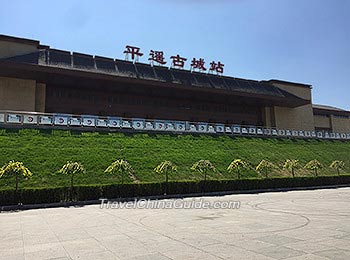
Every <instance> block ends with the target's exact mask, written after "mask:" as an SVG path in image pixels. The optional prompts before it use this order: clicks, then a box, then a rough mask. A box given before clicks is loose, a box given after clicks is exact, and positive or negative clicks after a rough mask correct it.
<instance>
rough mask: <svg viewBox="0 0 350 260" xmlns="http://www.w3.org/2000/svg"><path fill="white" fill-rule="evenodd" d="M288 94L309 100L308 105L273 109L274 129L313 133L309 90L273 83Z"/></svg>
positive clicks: (313, 126) (313, 125)
mask: <svg viewBox="0 0 350 260" xmlns="http://www.w3.org/2000/svg"><path fill="white" fill-rule="evenodd" d="M273 84H274V85H275V86H276V87H279V88H281V89H283V90H285V91H288V92H289V93H291V94H293V95H296V96H298V97H300V98H303V99H306V100H310V104H307V105H305V106H301V107H297V108H288V107H275V121H276V127H277V128H279V129H291V130H304V131H314V130H315V124H314V114H313V109H312V105H311V88H308V87H302V86H297V85H293V84H286V83H283V84H282V83H273Z"/></svg>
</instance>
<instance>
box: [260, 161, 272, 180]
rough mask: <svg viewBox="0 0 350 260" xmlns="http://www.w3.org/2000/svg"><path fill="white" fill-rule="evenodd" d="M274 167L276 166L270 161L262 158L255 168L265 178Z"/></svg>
mask: <svg viewBox="0 0 350 260" xmlns="http://www.w3.org/2000/svg"><path fill="white" fill-rule="evenodd" d="M274 168H276V166H275V165H274V164H273V163H272V162H269V161H268V160H262V161H261V162H260V163H259V164H258V166H256V168H255V170H256V171H257V172H258V173H260V174H263V175H264V176H265V178H267V177H268V174H269V172H270V171H271V170H272V169H274Z"/></svg>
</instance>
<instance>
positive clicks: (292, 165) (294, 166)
mask: <svg viewBox="0 0 350 260" xmlns="http://www.w3.org/2000/svg"><path fill="white" fill-rule="evenodd" d="M300 168H301V165H300V163H299V160H289V159H287V160H286V161H285V162H284V163H283V169H285V170H287V171H289V172H290V173H291V174H292V176H293V177H295V171H296V170H298V169H300Z"/></svg>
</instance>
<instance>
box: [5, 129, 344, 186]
mask: <svg viewBox="0 0 350 260" xmlns="http://www.w3.org/2000/svg"><path fill="white" fill-rule="evenodd" d="M66 134H67V135H66ZM65 135H66V136H65ZM349 155H350V142H340V141H317V140H309V141H303V140H294V141H292V140H277V139H259V138H238V137H237V138H233V137H227V136H220V137H219V136H218V137H210V136H196V137H194V136H191V135H183V136H181V135H180V136H169V135H152V136H149V135H146V134H135V135H124V134H121V133H114V134H96V135H95V134H89V133H88V134H86V133H85V134H83V135H82V134H71V135H70V133H69V132H68V133H67V132H63V131H62V132H60V131H55V132H54V133H53V134H51V133H37V134H35V133H32V132H31V131H28V130H24V131H23V130H22V131H19V132H0V165H3V164H4V163H5V162H7V161H9V160H19V161H23V162H24V164H25V165H26V166H27V167H28V168H30V169H31V171H32V172H33V173H34V176H33V177H32V178H31V179H30V180H26V181H22V182H21V184H20V187H46V186H50V187H52V186H68V185H69V180H68V178H67V176H62V175H60V174H58V173H57V170H58V169H59V168H60V167H61V166H62V165H63V164H64V163H65V162H66V161H67V160H77V161H81V162H82V163H83V164H84V165H85V167H86V169H87V173H86V174H85V175H84V176H80V177H77V178H76V184H97V183H104V184H107V183H118V181H119V179H118V178H117V177H115V176H111V175H107V174H105V173H104V172H103V171H104V169H105V168H106V167H107V166H108V165H109V164H110V163H111V162H112V161H113V160H115V159H117V158H120V157H123V158H126V159H127V160H128V161H129V162H130V163H131V164H132V165H133V167H134V169H135V175H136V177H137V178H138V179H139V180H140V181H159V180H162V179H163V177H162V176H159V175H157V174H155V173H154V172H153V168H154V167H155V166H156V165H157V164H158V163H159V162H160V161H162V160H171V161H173V162H175V163H176V164H177V165H178V168H179V169H178V172H177V173H176V174H174V175H173V176H172V177H171V178H172V179H177V180H181V179H182V180H183V179H199V178H201V176H199V175H198V174H196V173H193V172H191V171H190V170H189V167H190V166H191V164H192V163H193V162H195V161H196V160H199V159H210V160H211V161H212V162H213V163H214V164H215V165H216V166H217V168H218V173H216V174H211V176H210V177H211V178H232V177H235V176H230V175H229V174H228V173H226V171H225V169H226V167H227V165H228V164H229V163H230V162H231V160H232V159H234V158H242V159H245V160H247V161H249V162H250V163H251V164H252V165H256V164H258V162H259V161H260V160H261V159H269V160H271V161H273V162H275V163H276V164H277V163H278V164H280V163H281V162H282V161H283V160H284V159H287V158H290V159H299V160H300V161H301V162H302V163H305V162H307V161H309V160H311V159H318V160H320V161H321V162H322V163H324V164H325V165H329V164H330V162H331V161H332V160H335V159H338V160H344V161H345V162H346V164H347V166H349V165H350V156H349ZM346 172H350V169H349V167H348V168H347V169H346ZM330 173H331V174H334V171H332V170H330V169H328V168H327V169H324V170H323V171H322V174H330ZM285 174H287V173H285V172H274V173H273V174H272V176H273V175H274V176H278V175H285ZM299 174H300V175H302V174H307V173H306V172H303V171H301V172H299ZM245 176H246V177H254V176H257V174H256V173H255V172H254V171H251V172H249V173H246V175H245ZM12 186H13V179H9V178H2V179H0V189H1V188H6V187H12Z"/></svg>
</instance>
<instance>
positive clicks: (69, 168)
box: [58, 161, 85, 190]
mask: <svg viewBox="0 0 350 260" xmlns="http://www.w3.org/2000/svg"><path fill="white" fill-rule="evenodd" d="M58 172H59V173H62V174H66V175H70V189H71V190H73V187H74V183H73V181H74V175H76V174H80V173H85V169H84V166H83V165H82V164H81V163H80V162H71V161H67V163H66V164H65V165H63V166H62V168H61V169H60V170H59V171H58Z"/></svg>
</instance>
